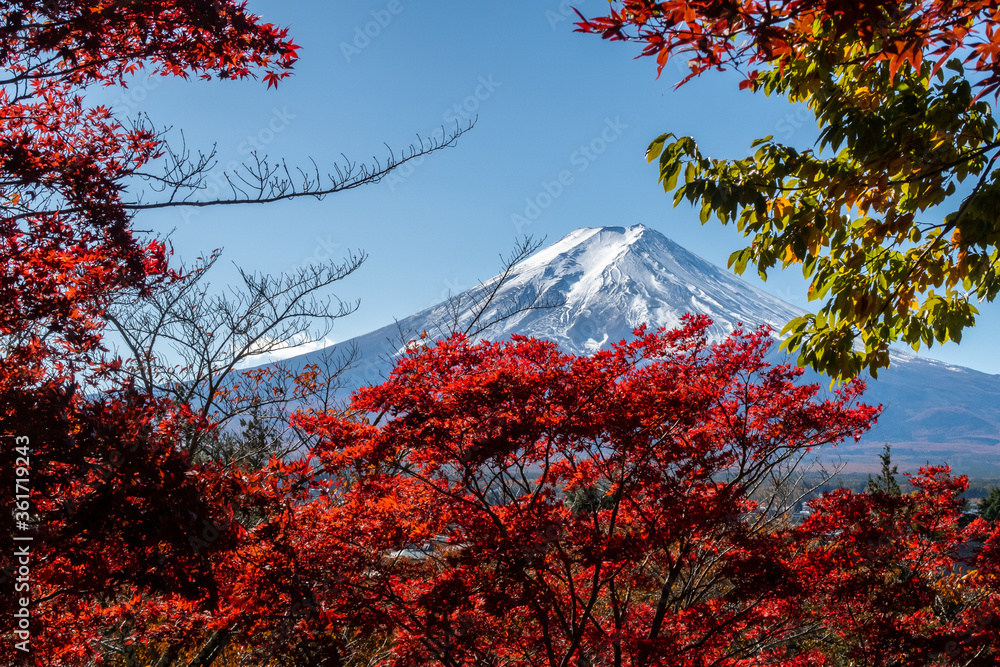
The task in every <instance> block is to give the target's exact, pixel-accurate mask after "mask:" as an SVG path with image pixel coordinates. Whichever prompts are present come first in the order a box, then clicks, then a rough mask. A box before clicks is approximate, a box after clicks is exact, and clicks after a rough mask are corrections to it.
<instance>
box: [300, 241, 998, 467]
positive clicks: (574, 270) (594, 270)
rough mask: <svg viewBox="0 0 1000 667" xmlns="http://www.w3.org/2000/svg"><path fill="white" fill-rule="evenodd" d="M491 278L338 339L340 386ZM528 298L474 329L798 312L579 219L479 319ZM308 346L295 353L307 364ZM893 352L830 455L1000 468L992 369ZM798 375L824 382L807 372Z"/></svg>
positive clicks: (732, 320) (573, 342)
mask: <svg viewBox="0 0 1000 667" xmlns="http://www.w3.org/2000/svg"><path fill="white" fill-rule="evenodd" d="M495 281H496V279H494V280H493V281H487V282H486V283H485V284H484V286H482V287H479V288H475V289H473V290H469V291H467V292H465V293H462V294H460V295H456V297H455V298H454V299H453V301H452V302H451V304H450V305H449V304H448V303H443V304H439V305H437V306H433V307H431V308H428V309H426V310H423V311H420V312H418V313H416V314H414V315H411V316H409V317H407V318H405V319H402V320H399V321H398V322H397V323H396V324H393V325H390V326H387V327H384V328H382V329H379V330H376V331H373V332H371V333H369V334H366V335H363V336H359V337H357V338H355V339H352V340H351V341H346V342H345V343H342V344H341V346H352V345H353V346H356V348H357V350H358V351H359V352H360V354H361V356H362V363H361V364H360V365H359V366H358V367H357V368H356V369H355V370H354V371H353V373H352V374H351V375H350V377H349V378H347V379H346V385H347V386H357V385H360V384H365V383H370V382H378V381H379V379H380V377H381V375H382V374H384V373H386V372H387V370H388V368H389V367H390V362H389V361H388V360H389V359H390V358H391V357H392V356H393V355H396V354H399V353H400V352H401V351H402V349H403V347H404V346H405V341H406V340H408V339H410V338H414V337H416V336H418V335H419V334H420V333H421V332H423V331H426V332H427V333H428V335H429V336H431V337H432V338H436V337H440V336H443V335H446V334H447V333H448V332H449V330H454V329H456V328H457V329H459V330H461V329H464V328H465V327H466V326H468V325H469V323H470V321H471V320H472V319H473V314H474V312H475V309H474V307H473V306H474V304H475V303H476V302H477V301H479V300H480V299H481V298H482V296H483V294H484V291H483V290H484V289H485V290H487V291H488V290H491V289H492V288H493V286H494V285H495ZM535 299H537V302H538V303H549V304H559V305H557V306H554V307H551V308H543V309H533V310H525V311H523V312H520V313H518V314H516V315H514V316H512V317H509V318H507V319H505V320H503V321H502V322H501V323H499V324H498V325H496V326H494V327H492V328H490V329H489V330H487V331H486V332H484V334H483V335H484V336H485V337H488V338H490V339H493V340H496V339H501V338H505V337H507V336H509V335H510V334H521V335H526V336H534V337H536V338H547V339H550V340H554V341H555V342H557V343H558V344H559V345H560V346H561V347H562V348H563V349H564V350H566V351H567V352H572V353H575V354H588V353H592V352H594V351H596V350H598V349H600V348H602V347H606V346H608V345H610V344H611V343H613V342H617V341H619V340H622V339H624V338H628V337H630V336H631V333H632V330H633V329H635V328H636V327H637V326H639V325H640V324H644V323H645V324H647V325H649V326H651V327H661V326H665V327H673V326H676V325H677V324H678V323H679V322H680V318H681V316H682V315H683V314H684V313H687V312H692V313H703V314H706V315H708V316H710V317H711V318H712V320H713V321H714V325H713V328H712V331H711V335H712V337H713V338H721V337H722V336H724V335H725V334H726V333H728V332H730V331H732V330H733V329H734V328H735V327H736V325H737V324H738V323H743V324H744V325H746V326H748V327H755V326H757V325H761V324H769V325H771V326H772V327H773V328H774V329H775V331H776V332H777V331H780V330H781V328H782V327H783V326H784V325H785V323H787V322H788V320H790V319H792V318H793V317H796V316H798V315H800V314H801V313H802V311H801V310H800V309H799V308H796V307H795V306H793V305H791V304H789V303H786V302H784V301H781V300H780V299H777V298H775V297H773V296H771V295H769V294H767V293H766V292H763V291H761V290H759V289H757V288H755V287H752V286H750V285H748V284H747V283H745V282H743V281H742V280H740V279H739V278H737V277H735V276H734V275H732V274H731V273H729V272H728V271H726V270H724V269H722V268H720V267H717V266H715V265H713V264H711V263H709V262H707V261H705V260H703V259H701V258H700V257H698V256H697V255H694V254H693V253H691V252H689V251H687V250H685V249H684V248H683V247H681V246H679V245H677V244H676V243H674V242H673V241H671V240H670V239H668V238H667V237H665V236H664V235H663V234H661V233H659V232H657V231H655V230H653V229H650V228H647V227H644V226H642V225H635V226H631V227H598V228H586V229H578V230H576V231H575V232H572V233H570V234H568V235H566V236H565V237H563V238H562V239H561V240H559V241H558V242H556V243H554V244H552V245H550V246H548V247H546V248H544V249H542V250H540V251H538V252H537V253H535V254H534V255H532V256H531V257H529V258H527V259H525V260H524V261H523V262H521V263H520V264H518V265H517V266H516V267H515V268H514V270H513V272H512V274H511V275H510V277H509V279H508V280H507V281H506V282H505V283H504V284H503V286H502V287H501V288H500V289H499V290H497V292H496V294H495V296H494V298H493V300H492V302H491V306H490V308H488V309H487V311H486V312H485V313H484V314H483V316H482V317H481V318H480V322H481V321H484V320H489V319H490V318H491V317H492V316H494V315H495V314H496V313H498V312H503V311H504V309H509V308H511V307H514V308H515V309H516V306H517V305H518V304H525V303H529V302H531V301H532V300H535ZM775 347H776V348H777V346H775ZM316 354H317V353H310V354H307V355H302V356H300V357H296V358H295V359H294V360H293V361H294V362H301V363H310V362H311V360H312V358H314V357H315V356H316ZM779 356H780V355H778V354H777V353H776V358H777V357H779ZM891 360H892V366H891V367H890V368H889V369H888V370H886V371H883V372H882V373H880V375H879V380H878V381H871V380H869V383H868V384H869V391H868V393H867V394H866V399H865V400H866V402H868V403H881V404H883V406H884V412H883V414H882V417H881V419H880V420H879V424H878V426H877V427H876V428H875V429H873V430H872V431H871V432H870V433H869V434H868V435H867V436H866V437H865V438H864V439H863V440H862V442H861V443H857V444H854V443H851V444H845V445H842V446H841V447H838V448H836V449H835V450H833V452H834V454H835V455H836V456H837V457H843V458H846V459H847V460H848V461H849V464H850V465H849V469H855V470H867V469H871V468H874V467H875V465H876V463H877V456H876V455H877V453H878V451H879V450H880V449H881V447H882V444H883V443H885V442H889V443H891V444H892V445H893V458H894V460H895V461H897V462H898V463H899V468H900V470H913V471H915V470H916V468H917V467H918V466H919V465H922V464H924V463H925V462H927V461H930V462H931V463H942V462H948V463H950V464H951V465H952V466H953V468H955V469H956V470H957V471H963V472H974V473H975V474H976V475H977V476H986V475H997V474H1000V376H995V375H987V374H985V373H979V372H977V371H974V370H971V369H967V368H962V367H958V366H952V365H949V364H945V363H942V362H938V361H934V360H929V359H926V358H921V357H917V356H915V355H911V354H907V353H905V352H895V351H894V352H893V354H892V356H891ZM781 361H786V359H783V358H782V359H781ZM807 377H808V378H810V379H811V381H819V382H821V383H822V385H823V386H826V385H827V384H828V382H827V381H824V380H823V379H822V378H818V377H816V375H815V374H807Z"/></svg>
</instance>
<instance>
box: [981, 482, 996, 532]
mask: <svg viewBox="0 0 1000 667" xmlns="http://www.w3.org/2000/svg"><path fill="white" fill-rule="evenodd" d="M979 516H981V517H983V518H984V519H986V520H987V521H989V522H991V523H992V522H994V521H998V520H1000V486H994V487H993V488H992V489H990V494H989V495H988V496H986V497H985V498H983V499H982V500H981V501H979Z"/></svg>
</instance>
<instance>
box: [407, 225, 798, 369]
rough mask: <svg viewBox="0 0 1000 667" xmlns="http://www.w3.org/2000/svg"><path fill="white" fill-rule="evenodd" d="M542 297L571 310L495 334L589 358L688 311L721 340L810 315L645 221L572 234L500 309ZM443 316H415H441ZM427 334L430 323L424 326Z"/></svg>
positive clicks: (529, 271)
mask: <svg viewBox="0 0 1000 667" xmlns="http://www.w3.org/2000/svg"><path fill="white" fill-rule="evenodd" d="M495 280H496V278H494V279H493V281H487V283H486V284H487V285H489V284H491V283H492V282H494V281H495ZM536 295H537V296H538V297H539V299H540V301H543V302H544V301H549V302H551V303H562V304H563V305H561V306H558V307H556V308H551V309H543V310H532V311H527V312H524V313H521V314H519V315H518V316H515V317H512V318H510V319H508V320H506V321H504V322H503V323H501V324H500V325H499V326H498V327H496V328H495V329H494V330H492V331H490V332H489V333H488V335H489V337H490V338H494V339H496V338H503V337H505V336H507V335H509V334H510V333H518V334H522V335H529V336H535V337H538V338H548V339H550V340H554V341H556V342H557V343H559V344H560V346H561V347H563V349H565V350H566V351H567V352H573V353H575V354H589V353H592V352H594V351H596V350H597V349H600V348H602V347H605V346H607V345H609V344H611V343H613V342H617V341H619V340H622V339H624V338H629V337H630V336H631V333H632V330H633V329H635V328H636V327H638V326H639V325H641V324H647V325H649V326H650V327H654V328H658V327H668V328H670V327H674V326H677V325H678V324H679V323H680V318H681V316H682V315H684V314H685V313H687V312H692V313H703V314H706V315H709V316H710V317H711V318H712V320H713V321H714V323H715V324H714V325H713V327H712V330H711V333H712V337H713V338H721V337H722V336H723V335H725V334H726V333H728V332H729V331H732V330H733V329H734V328H735V327H736V325H737V324H738V323H743V324H745V325H747V326H757V325H760V324H770V325H771V326H773V327H775V328H776V329H779V330H780V328H781V327H782V326H784V324H785V323H786V322H787V321H788V320H790V319H792V318H793V317H796V316H798V315H799V314H801V311H800V310H799V309H797V308H795V307H794V306H792V305H791V304H788V303H785V302H783V301H781V300H779V299H777V298H775V297H772V296H770V295H769V294H766V293H765V292H762V291H760V290H758V289H756V288H754V287H751V286H750V285H748V284H746V283H744V282H743V281H741V280H739V279H738V278H736V277H734V276H732V275H730V274H729V273H728V272H726V271H724V270H723V269H721V268H719V267H717V266H715V265H713V264H711V263H709V262H706V261H705V260H703V259H701V258H700V257H698V256H697V255H694V254H693V253H691V252H689V251H687V250H685V249H684V248H682V247H681V246H679V245H677V244H676V243H674V242H673V241H671V240H670V239H668V238H667V237H666V236H664V235H663V234H661V233H660V232H657V231H655V230H653V229H650V228H648V227H645V226H644V225H633V226H630V227H589V228H583V229H578V230H576V231H573V232H571V233H569V234H567V235H566V236H564V237H563V238H562V239H560V240H559V241H557V242H555V243H553V244H552V245H550V246H548V247H546V248H544V249H542V250H539V251H538V252H536V253H535V254H534V255H532V256H531V257H529V258H527V259H525V260H524V261H523V262H521V263H520V264H519V265H517V266H516V267H515V268H514V273H513V276H512V277H511V278H510V279H509V281H508V282H507V284H505V285H504V286H503V287H502V288H501V290H500V293H499V294H498V295H497V296H498V299H497V303H498V304H501V303H509V302H510V300H512V299H513V300H517V299H519V298H521V299H523V298H531V297H534V296H536ZM470 301H471V300H470ZM434 311H436V308H431V309H429V310H427V311H424V312H422V313H418V314H417V315H415V316H414V318H423V317H427V316H431V317H433V316H434V315H435V313H434ZM414 324H416V322H414ZM422 328H427V327H425V326H418V327H416V329H417V330H421V329H422ZM430 330H431V329H430V328H428V331H430Z"/></svg>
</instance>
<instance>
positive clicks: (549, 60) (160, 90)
mask: <svg viewBox="0 0 1000 667" xmlns="http://www.w3.org/2000/svg"><path fill="white" fill-rule="evenodd" d="M574 4H575V6H576V7H578V8H579V9H580V10H581V11H582V12H583V13H584V14H591V15H593V14H597V13H598V12H600V11H601V10H602V9H604V8H606V7H607V4H606V3H605V2H604V0H577V1H576V2H575V3H574ZM249 6H250V7H251V9H252V10H253V11H255V12H257V13H259V14H261V15H262V16H263V17H264V18H265V19H266V20H268V21H271V22H273V23H277V24H279V25H284V26H287V27H289V28H290V32H291V35H292V36H293V37H294V39H295V42H296V43H297V44H300V45H301V46H302V49H301V51H300V52H299V55H300V60H299V62H298V64H297V65H296V69H295V75H294V76H293V77H291V78H289V79H286V80H285V81H283V82H282V83H281V85H280V86H279V87H278V89H277V90H275V89H273V88H272V89H271V90H267V89H265V86H264V85H263V84H262V83H259V82H235V83H234V82H219V81H213V82H207V83H206V82H200V81H180V80H173V79H163V78H159V77H155V78H152V79H147V78H146V77H144V76H140V77H138V78H137V79H136V80H135V82H134V83H133V84H132V86H131V87H130V89H129V90H128V91H126V92H125V93H124V94H122V93H121V92H120V91H117V90H112V91H108V92H103V91H102V92H100V93H98V94H97V95H98V96H100V98H101V99H102V101H106V102H113V103H114V104H115V108H116V109H117V110H119V111H121V112H127V113H129V114H137V113H146V114H148V115H149V116H150V118H151V119H152V120H153V121H154V122H155V123H157V124H160V125H171V126H173V127H174V128H175V131H177V130H184V136H185V139H186V141H187V144H188V146H189V147H202V148H210V147H211V146H212V144H213V143H214V144H216V146H217V149H218V152H219V159H220V171H221V168H222V167H224V166H225V165H226V163H227V162H230V161H239V160H241V159H244V158H245V157H246V156H247V154H248V153H249V151H250V150H251V149H252V147H254V146H255V145H256V146H258V147H259V148H260V149H261V151H262V152H265V153H269V154H270V155H272V156H279V157H285V158H286V159H287V160H288V161H289V163H290V164H292V165H296V164H301V165H304V166H308V165H309V158H310V157H312V158H313V159H315V161H316V162H317V164H318V165H319V166H320V168H321V169H323V170H328V169H332V167H333V163H334V162H335V161H342V158H341V157H340V155H341V154H342V153H343V154H345V155H347V156H348V157H349V158H350V159H352V160H370V159H371V158H372V157H379V158H384V157H385V156H386V155H387V152H388V150H387V148H386V146H385V144H387V145H388V146H390V147H392V148H393V149H394V150H396V152H397V153H398V152H399V151H400V150H401V149H403V148H405V147H406V146H407V145H408V144H409V143H410V142H411V141H413V140H414V139H415V138H416V137H417V135H421V136H424V137H426V136H429V135H433V134H434V133H438V134H440V132H441V129H440V128H441V126H442V125H445V126H447V127H454V124H455V121H456V120H458V121H460V122H464V121H466V120H468V119H470V118H472V117H474V116H478V122H477V124H476V127H475V128H474V129H473V130H472V131H471V132H469V133H468V134H466V135H465V136H464V137H463V138H462V139H461V140H460V141H459V143H458V145H457V146H456V147H454V148H450V149H446V150H444V151H440V152H437V153H434V154H433V155H431V156H429V157H427V158H426V159H425V160H424V161H423V162H422V163H420V164H418V165H416V166H413V167H410V166H407V167H405V168H404V170H403V171H401V172H399V173H398V175H397V176H396V177H389V178H387V179H386V180H385V181H383V182H382V183H380V184H378V185H374V186H367V187H364V188H360V189H357V190H354V191H351V192H347V193H342V194H338V195H333V196H331V197H329V198H327V199H325V200H324V201H322V202H317V201H315V200H312V199H308V200H296V201H292V202H287V203H282V204H273V205H268V206H252V205H251V206H240V207H226V208H225V209H197V210H196V209H174V210H168V211H163V212H157V213H150V214H144V215H143V216H142V217H140V218H139V219H138V221H137V227H138V228H141V229H154V230H157V231H159V232H167V231H170V230H171V229H174V230H175V231H174V232H173V236H172V241H173V244H174V248H175V251H176V253H177V255H178V256H180V257H181V258H193V257H195V256H196V255H198V254H200V253H201V252H202V251H209V250H211V249H213V248H216V247H223V248H224V253H223V262H220V264H218V265H217V266H216V268H215V269H213V270H214V271H215V272H216V275H215V277H214V279H213V282H214V284H217V285H221V284H225V283H226V282H227V281H229V280H231V279H232V278H233V277H234V275H235V271H234V269H233V268H232V264H231V262H235V263H237V264H239V265H241V266H243V267H244V268H245V269H248V270H252V271H253V270H256V271H262V272H270V273H275V272H279V271H284V270H289V269H292V268H294V267H296V266H301V265H302V264H303V263H304V262H309V261H315V260H316V259H323V258H326V257H329V256H339V255H341V254H343V253H344V252H345V251H346V250H347V249H361V250H364V251H365V252H367V253H368V255H369V259H368V261H367V262H366V263H365V265H364V266H363V267H362V268H361V269H360V270H359V272H357V273H356V274H355V275H353V276H351V277H350V278H348V279H346V280H344V281H343V282H341V283H339V284H338V286H337V290H336V293H337V295H338V296H339V297H341V298H343V299H344V300H348V301H353V300H355V299H361V308H360V310H359V311H358V312H357V313H355V314H354V315H352V316H350V317H349V318H345V319H342V320H340V321H339V322H338V324H337V326H336V327H335V329H334V331H333V333H332V338H333V339H334V340H345V339H347V338H350V337H352V336H354V335H358V334H362V333H366V332H368V331H371V330H372V329H375V328H377V327H380V326H383V325H385V324H388V323H391V322H392V318H393V317H399V318H402V317H405V316H407V315H409V314H411V313H413V312H415V311H417V310H420V309H423V308H425V307H427V306H430V305H432V304H434V303H436V302H438V301H440V300H442V299H443V298H445V297H447V295H448V293H449V290H450V291H452V292H458V291H461V290H463V289H466V288H469V287H472V286H473V285H475V284H476V283H477V282H478V281H479V280H485V279H486V278H489V277H490V276H491V275H493V274H494V273H495V272H496V270H497V269H498V268H499V259H498V255H499V254H506V253H508V252H509V251H510V250H511V249H512V248H513V244H514V241H515V239H516V238H517V237H518V236H520V235H522V234H525V233H528V234H533V235H535V236H536V237H541V236H546V237H547V242H554V241H556V240H558V239H559V238H561V237H562V236H563V235H564V234H566V233H568V232H570V231H572V230H574V229H577V228H579V227H594V226H603V225H632V224H639V223H641V224H645V225H648V226H651V227H653V228H655V229H657V230H660V231H661V232H663V233H664V234H666V235H667V236H669V237H671V238H673V239H674V240H675V241H677V242H678V243H680V244H682V245H684V246H685V247H687V248H689V249H690V250H692V251H693V252H695V253H696V254H698V255H701V256H702V257H704V258H705V259H707V260H709V261H712V262H714V263H716V264H720V265H722V266H725V264H726V260H727V258H728V256H729V255H730V253H732V252H733V251H734V250H736V249H738V248H739V247H742V246H741V245H740V243H741V240H742V237H740V236H739V235H738V233H737V232H736V231H735V230H734V229H729V228H726V227H723V226H722V225H721V224H719V223H718V222H715V221H711V222H709V223H708V224H707V225H706V226H704V227H703V226H701V225H700V224H699V222H698V216H697V211H695V210H693V209H691V208H690V207H688V206H687V205H683V204H682V205H681V207H679V208H677V209H674V208H672V206H671V199H670V197H669V196H667V195H665V194H664V193H663V190H662V189H661V187H660V186H659V185H658V183H657V172H656V169H655V166H650V165H647V164H646V162H645V159H644V157H643V153H644V151H645V149H646V146H647V145H648V144H649V142H650V141H651V140H652V139H654V138H655V137H656V136H658V135H659V134H661V133H663V132H674V133H676V134H681V135H685V134H690V135H692V136H694V137H695V138H696V139H697V140H698V141H699V143H700V145H701V147H702V150H703V152H705V153H706V154H708V155H713V156H728V157H739V156H742V155H744V154H745V152H746V151H747V150H748V147H749V144H750V142H751V141H752V140H753V139H755V138H758V137H763V136H766V135H769V134H773V135H774V136H775V137H776V138H777V139H780V140H783V141H786V142H788V143H792V144H794V145H796V146H800V147H807V146H809V145H810V144H811V142H812V140H813V138H814V137H815V135H816V130H815V121H814V120H813V119H812V117H811V115H810V114H808V113H806V112H805V111H804V110H802V109H798V108H795V107H792V106H789V105H788V104H786V103H784V102H783V101H781V100H773V99H772V100H768V99H766V98H764V97H763V96H762V95H752V94H750V93H748V92H740V91H738V90H737V88H736V84H737V79H736V78H735V77H733V76H730V75H724V74H718V73H711V74H710V75H706V76H703V77H701V78H700V79H697V80H694V81H692V82H690V83H688V84H687V85H685V86H683V87H682V88H680V89H679V90H675V89H674V87H673V86H674V84H675V83H676V82H677V81H678V80H679V79H680V78H682V76H683V74H685V73H686V72H682V71H681V69H682V68H683V64H680V63H678V64H677V65H676V66H674V65H668V67H667V68H666V69H665V70H664V73H663V75H662V76H661V77H660V79H656V67H655V62H654V61H653V60H652V59H649V58H646V59H640V60H634V59H633V56H634V55H635V54H636V53H637V51H638V48H637V47H635V46H634V45H622V44H620V43H608V42H605V41H603V40H601V39H599V38H597V37H594V36H590V35H582V34H579V33H574V32H573V26H572V23H573V19H574V18H575V15H574V14H573V13H572V10H571V9H570V7H571V5H570V3H568V2H562V3H560V2H559V1H558V0H508V1H506V2H494V3H481V2H469V1H459V0H436V1H435V2H418V1H417V0H358V1H355V2H318V1H311V2H305V1H301V0H300V1H297V2H287V1H285V2H279V1H277V0H250V2H249ZM175 136H178V137H179V135H175ZM560 177H562V180H563V182H562V183H560V182H559V181H560ZM532 203H533V204H532ZM535 207H537V208H535ZM525 221H527V223H528V224H524V222H525ZM744 278H745V279H747V280H749V281H750V282H752V283H754V284H756V285H758V286H762V287H763V288H764V289H766V290H767V291H769V292H771V293H772V294H775V295H776V296H778V297H780V298H783V299H785V300H786V301H789V302H791V303H794V304H796V305H799V306H801V307H803V308H808V307H809V306H810V304H809V303H808V302H807V301H806V299H805V294H806V284H805V282H804V281H803V279H802V277H801V273H799V272H798V271H797V270H795V269H789V270H788V271H786V272H784V273H781V272H780V271H776V272H774V274H773V275H771V276H769V279H768V281H767V283H766V285H761V283H760V281H759V280H757V279H756V278H755V276H751V275H749V272H748V273H747V274H745V275H744ZM980 310H981V312H982V316H981V318H980V324H979V326H978V327H977V329H976V330H973V331H970V332H969V333H967V334H966V336H965V339H964V341H963V343H962V344H961V346H955V345H947V346H945V347H938V346H935V347H934V348H932V349H931V350H930V351H929V353H928V354H929V356H933V357H936V358H939V359H943V360H945V361H949V362H952V363H958V364H961V365H965V366H969V367H972V368H976V369H979V370H982V371H985V372H989V373H1000V355H997V354H995V352H994V349H995V346H994V344H993V341H994V333H995V332H996V331H997V330H998V327H1000V308H998V307H997V306H990V305H985V304H984V305H983V306H982V307H981V308H980Z"/></svg>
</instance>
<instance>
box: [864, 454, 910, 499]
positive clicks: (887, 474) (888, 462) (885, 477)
mask: <svg viewBox="0 0 1000 667" xmlns="http://www.w3.org/2000/svg"><path fill="white" fill-rule="evenodd" d="M891 449H892V448H891V447H890V446H889V443H885V449H884V450H883V451H882V453H881V454H879V458H880V459H882V472H880V473H879V474H878V476H877V477H872V476H871V475H869V476H868V486H867V487H866V488H865V491H867V492H868V493H885V494H888V495H890V496H899V495H901V492H900V490H899V484H897V483H896V475H897V474H899V472H898V470H897V469H896V466H894V465H892V454H891Z"/></svg>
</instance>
